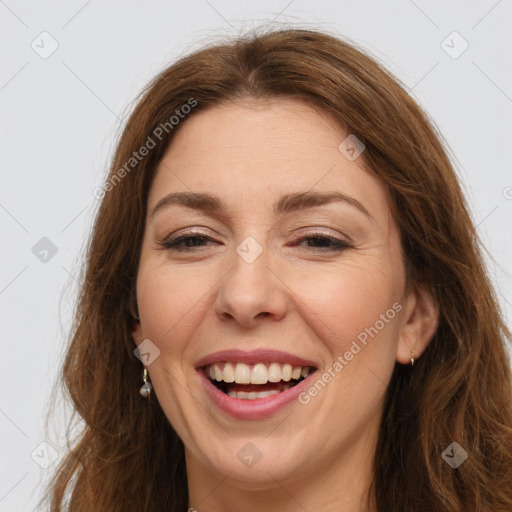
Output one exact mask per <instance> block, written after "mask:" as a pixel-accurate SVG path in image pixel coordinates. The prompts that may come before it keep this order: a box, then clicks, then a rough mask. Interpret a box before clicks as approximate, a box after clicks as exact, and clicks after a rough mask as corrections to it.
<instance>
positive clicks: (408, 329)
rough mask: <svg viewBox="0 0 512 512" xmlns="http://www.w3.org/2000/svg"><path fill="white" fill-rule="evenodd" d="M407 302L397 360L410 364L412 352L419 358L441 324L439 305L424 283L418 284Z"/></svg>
mask: <svg viewBox="0 0 512 512" xmlns="http://www.w3.org/2000/svg"><path fill="white" fill-rule="evenodd" d="M405 302H406V303H405V305H404V306H405V307H404V312H403V317H402V325H401V327H400V333H399V339H398V346H397V350H396V360H397V361H398V362H399V363H401V364H410V362H411V357H412V355H411V352H412V353H413V354H414V359H418V358H419V357H420V356H421V354H423V352H424V351H425V349H426V348H427V346H428V344H429V343H430V340H431V339H432V337H433V336H434V334H435V332H436V330H437V326H438V324H439V306H438V304H437V302H436V300H435V299H434V296H433V295H432V293H431V292H430V290H429V289H428V288H427V287H425V286H423V285H416V286H415V287H414V289H412V290H411V291H410V292H409V294H408V295H407V299H406V301H405Z"/></svg>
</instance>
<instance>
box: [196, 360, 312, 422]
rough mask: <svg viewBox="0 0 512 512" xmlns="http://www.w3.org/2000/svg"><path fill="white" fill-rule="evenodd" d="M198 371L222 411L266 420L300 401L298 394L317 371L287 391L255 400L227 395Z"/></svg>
mask: <svg viewBox="0 0 512 512" xmlns="http://www.w3.org/2000/svg"><path fill="white" fill-rule="evenodd" d="M198 373H199V376H200V377H201V379H202V382H203V385H204V388H205V390H206V393H207V394H208V396H209V397H210V398H211V400H212V402H213V403H214V404H215V405H216V406H217V407H218V408H219V409H220V410H221V411H223V412H225V413H226V414H229V415H230V416H233V417H234V418H237V419H240V420H264V419H266V418H270V417H272V416H274V415H276V414H277V413H278V412H280V411H281V410H282V409H284V408H285V407H286V406H287V405H288V404H290V402H293V401H294V400H297V402H298V396H299V395H300V394H301V392H303V391H305V390H306V388H307V387H308V386H309V379H310V377H311V376H312V375H314V373H315V372H314V373H312V374H310V375H309V377H306V378H305V379H304V380H303V381H301V382H299V383H298V384H296V385H295V386H293V387H291V388H289V389H287V390H286V391H281V392H280V393H277V395H271V396H267V397H265V398H256V399H255V400H240V399H239V398H233V397H232V396H229V395H226V394H225V393H223V392H222V391H221V390H220V389H218V388H217V387H216V386H215V385H214V384H212V383H211V382H210V380H209V379H208V378H207V377H206V375H204V373H203V371H202V370H198Z"/></svg>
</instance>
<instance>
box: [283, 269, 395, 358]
mask: <svg viewBox="0 0 512 512" xmlns="http://www.w3.org/2000/svg"><path fill="white" fill-rule="evenodd" d="M366 263H369V260H368V261H366ZM295 281H296V282H295V285H294V286H293V289H294V292H295V293H296V295H297V297H298V298H300V300H299V301H297V304H298V306H299V307H301V313H300V314H301V316H302V317H303V318H307V319H308V320H307V323H308V324H309V326H310V327H312V328H313V329H314V331H315V335H316V336H317V337H318V338H319V339H321V340H323V341H324V343H325V344H326V345H327V348H328V349H329V352H330V353H331V355H332V356H333V358H334V357H336V356H337V355H339V354H344V353H345V352H346V351H347V350H349V349H350V347H351V346H353V345H352V342H353V341H358V342H359V345H361V347H363V348H365V347H368V348H369V347H370V343H369V342H370V341H372V340H374V339H375V340H379V341H382V342H384V343H378V344H374V345H375V346H374V347H372V349H371V350H366V352H368V353H370V352H373V351H374V350H376V349H377V350H379V351H387V352H389V353H390V354H391V355H393V354H394V350H395V342H396V340H397V339H398V336H397V334H398V311H397V310H399V309H401V306H400V300H401V295H400V292H399V291H400V289H401V288H400V282H399V281H400V280H399V279H398V278H397V276H395V275H393V274H392V273H391V272H390V271H389V270H384V269H382V268H380V267H377V266H372V265H369V264H368V265H362V264H360V263H359V262H358V263H357V264H356V263H353V264H352V263H350V262H346V263H345V264H344V265H343V267H340V268H336V269H333V270H332V271H329V272H325V273H322V274H320V273H309V274H307V273H306V274H304V275H301V276H300V277H296V278H295ZM393 305H395V306H393ZM365 342H366V345H365ZM356 350H357V348H355V349H354V351H356ZM349 357H350V356H349Z"/></svg>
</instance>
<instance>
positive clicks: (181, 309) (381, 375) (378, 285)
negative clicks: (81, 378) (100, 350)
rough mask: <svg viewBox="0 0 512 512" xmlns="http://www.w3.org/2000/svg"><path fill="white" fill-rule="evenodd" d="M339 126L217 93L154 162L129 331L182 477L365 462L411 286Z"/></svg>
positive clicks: (308, 111) (408, 334)
mask: <svg viewBox="0 0 512 512" xmlns="http://www.w3.org/2000/svg"><path fill="white" fill-rule="evenodd" d="M349 135H350V134H349V133H344V132H343V130H342V128H341V127H340V126H338V124H336V122H335V121H334V120H333V119H332V118H331V117H330V116H329V114H327V113H324V112H322V111H321V110H320V109H318V108H314V107H311V106H309V105H307V104H305V103H302V102H299V101H298V100H292V99H279V100H273V101H272V102H270V103H269V102H267V103H261V102H260V103H251V104H249V103H247V104H240V103H239V104H229V105H228V104H226V105H222V106H216V107H214V108H210V109H208V110H205V111H203V112H199V113H197V114H194V115H193V116H192V117H191V118H190V119H188V120H186V123H185V124H184V125H183V126H182V127H181V128H180V130H179V131H178V132H177V134H176V136H175V138H174V140H173V142H172V144H171V145H170V147H169V148H168V150H167V152H166V154H165V156H164V158H163V160H162V161H161V164H160V165H159V167H158V170H157V173H156V176H155V179H154V181H153V183H152V186H151V189H150V192H149V197H148V216H147V222H146V229H145V234H144V239H143V245H142V253H141V260H140V267H139V271H138V279H137V300H138V308H139V316H140V324H138V326H137V328H136V330H135V331H134V339H135V342H136V344H139V343H140V342H141V341H142V340H145V339H148V340H150V341H149V342H148V341H146V345H145V349H146V351H149V353H150V356H146V357H147V358H148V359H147V364H148V370H149V374H150V377H151V380H152V383H153V386H154V393H156V396H157V398H158V401H159V403H160V404H161V406H162V408H163V410H164V412H165V414H166V415H167V418H168V419H169V421H170V422H171V424H172V425H173V427H174V428H175V430H176V431H177V433H178V434H179V436H180V437H181V438H182V440H183V441H184V444H185V447H186V458H187V470H188V472H189V478H190V474H191V473H195V474H203V475H210V476H211V475H214V474H215V475H217V476H219V475H223V476H226V475H228V474H229V478H230V479H231V480H233V481H237V482H239V483H240V485H242V486H246V487H247V488H249V487H253V488H254V487H257V488H265V487H269V486H273V485H276V484H275V482H276V481H278V482H280V483H282V484H283V485H284V482H292V481H296V482H299V481H301V480H304V479H305V478H312V476H313V475H316V474H323V475H324V478H326V477H325V475H328V474H336V471H337V469H339V468H340V467H341V466H342V465H343V467H345V468H352V469H351V471H355V469H354V468H357V467H359V468H361V467H362V466H364V467H365V469H364V471H366V469H367V466H366V465H367V464H368V463H369V461H370V459H371V456H372V454H373V451H374V449H375V441H376V439H377V434H378V430H379V422H380V419H381V414H382V409H383V403H384V396H385V392H386V388H387V386H388V383H389V381H390V376H391V374H392V371H393V367H394V365H395V363H396V361H397V360H398V361H399V362H401V363H404V364H405V363H406V362H408V360H409V358H410V353H409V351H410V350H414V347H412V346H411V344H413V343H415V342H416V338H414V334H413V333H414V332H415V331H414V328H413V327H411V325H412V324H411V322H412V321H413V320H411V318H412V317H414V313H413V310H414V308H415V307H416V306H417V296H416V295H415V294H413V293H412V292H411V293H408V292H407V290H406V287H405V273H404V262H403V259H402V255H401V249H400V239H399V234H398V231H397V227H396V225H395V223H394V221H393V219H392V216H391V213H390V208H389V204H388V200H387V196H386V193H385V190H384V188H383V186H382V185H381V184H380V183H379V181H378V180H377V179H376V178H375V177H374V176H373V175H372V174H371V173H369V172H367V171H366V170H364V168H363V165H362V158H363V157H364V152H363V154H362V156H360V157H358V158H356V157H357V152H358V151H359V150H360V149H362V148H361V147H355V146H354V145H353V138H350V139H348V141H346V142H345V143H344V145H342V146H341V149H339V146H340V143H342V141H344V139H346V137H347V136H349ZM351 148H354V150H353V151H352V150H351ZM416 350H417V348H416ZM416 354H418V352H416ZM416 357H417V356H416ZM308 372H309V373H308ZM210 374H211V376H213V379H212V378H211V377H210ZM304 376H306V377H305V378H304ZM217 379H219V381H220V382H218V383H217V384H214V383H213V382H212V380H213V381H215V382H217ZM297 382H298V383H297ZM319 472H320V473H319ZM219 478H220V476H219ZM219 481H220V480H219ZM258 486H259V487H258Z"/></svg>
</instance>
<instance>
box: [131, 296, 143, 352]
mask: <svg viewBox="0 0 512 512" xmlns="http://www.w3.org/2000/svg"><path fill="white" fill-rule="evenodd" d="M128 311H129V312H130V315H131V316H132V318H133V319H134V320H135V322H134V328H133V330H132V338H133V341H134V342H135V345H138V344H139V343H140V342H141V341H142V340H143V339H144V336H143V335H142V327H141V325H140V318H139V311H138V307H137V298H136V295H135V288H132V292H131V293H130V299H129V304H128Z"/></svg>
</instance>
